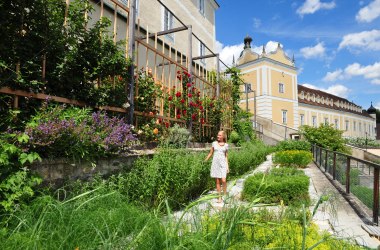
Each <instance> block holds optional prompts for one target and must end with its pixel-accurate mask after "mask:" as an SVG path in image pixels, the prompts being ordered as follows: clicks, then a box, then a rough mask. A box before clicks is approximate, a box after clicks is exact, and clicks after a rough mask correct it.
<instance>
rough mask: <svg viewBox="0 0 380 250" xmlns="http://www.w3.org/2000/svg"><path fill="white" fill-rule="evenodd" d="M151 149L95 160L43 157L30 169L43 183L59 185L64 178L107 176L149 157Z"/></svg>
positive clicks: (83, 178)
mask: <svg viewBox="0 0 380 250" xmlns="http://www.w3.org/2000/svg"><path fill="white" fill-rule="evenodd" d="M153 154H154V151H153V150H142V151H141V152H139V153H134V154H131V155H128V156H124V157H114V158H108V159H101V160H97V161H95V162H78V161H75V162H74V161H70V159H63V158H62V159H44V160H42V162H37V163H35V164H33V165H32V166H31V170H32V171H33V172H35V173H37V174H38V175H39V176H40V177H41V178H42V179H43V184H45V185H48V184H49V185H53V186H61V185H62V184H63V183H64V182H65V181H66V180H77V179H80V180H88V179H91V178H92V177H93V176H94V175H96V174H99V175H102V176H108V175H111V174H114V173H118V172H120V171H121V170H128V169H131V168H132V166H133V162H134V161H135V160H136V159H137V158H138V157H141V156H149V157H151V156H152V155H153Z"/></svg>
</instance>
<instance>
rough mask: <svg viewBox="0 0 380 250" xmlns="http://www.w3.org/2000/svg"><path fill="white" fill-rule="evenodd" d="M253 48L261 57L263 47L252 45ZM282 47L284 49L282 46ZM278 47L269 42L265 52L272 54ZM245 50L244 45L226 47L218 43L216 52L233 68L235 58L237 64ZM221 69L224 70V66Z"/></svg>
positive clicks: (274, 42)
mask: <svg viewBox="0 0 380 250" xmlns="http://www.w3.org/2000/svg"><path fill="white" fill-rule="evenodd" d="M251 46H252V48H251V50H252V51H253V52H255V53H257V54H259V55H261V53H262V51H263V46H255V45H251ZM280 46H281V47H282V45H281V44H280ZM277 47H278V42H276V41H269V42H267V44H266V45H265V52H266V53H270V52H273V51H276V49H277ZM243 49H244V44H243V43H240V44H235V45H227V46H224V45H223V44H222V43H221V42H219V41H216V52H217V53H219V58H220V60H222V61H223V62H224V63H225V64H227V65H228V66H232V58H233V57H235V62H236V61H237V59H238V58H239V56H240V53H241V52H242V51H243ZM221 67H222V68H224V67H223V65H222V66H221Z"/></svg>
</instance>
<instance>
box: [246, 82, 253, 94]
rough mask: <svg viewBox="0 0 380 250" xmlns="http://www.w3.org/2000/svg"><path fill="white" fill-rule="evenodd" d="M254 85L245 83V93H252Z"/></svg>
mask: <svg viewBox="0 0 380 250" xmlns="http://www.w3.org/2000/svg"><path fill="white" fill-rule="evenodd" d="M251 92H252V85H251V84H250V83H244V93H251Z"/></svg>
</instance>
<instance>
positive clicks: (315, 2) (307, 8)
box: [297, 0, 336, 16]
mask: <svg viewBox="0 0 380 250" xmlns="http://www.w3.org/2000/svg"><path fill="white" fill-rule="evenodd" d="M335 6H336V5H335V2H334V1H332V2H329V3H324V2H321V1H320V0H306V1H305V2H304V3H303V5H302V6H301V7H299V8H298V9H297V14H299V15H300V16H304V15H306V14H313V13H315V12H317V11H318V10H322V9H326V10H329V9H333V8H335Z"/></svg>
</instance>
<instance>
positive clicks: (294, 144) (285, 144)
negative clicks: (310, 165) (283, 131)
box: [276, 140, 311, 151]
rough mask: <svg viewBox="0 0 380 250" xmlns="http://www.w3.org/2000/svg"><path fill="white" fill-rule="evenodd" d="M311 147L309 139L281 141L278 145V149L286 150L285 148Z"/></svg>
mask: <svg viewBox="0 0 380 250" xmlns="http://www.w3.org/2000/svg"><path fill="white" fill-rule="evenodd" d="M310 149H311V145H310V143H309V142H308V141H300V140H285V141H280V142H279V143H278V144H277V145H276V151H285V150H303V151H310Z"/></svg>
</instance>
